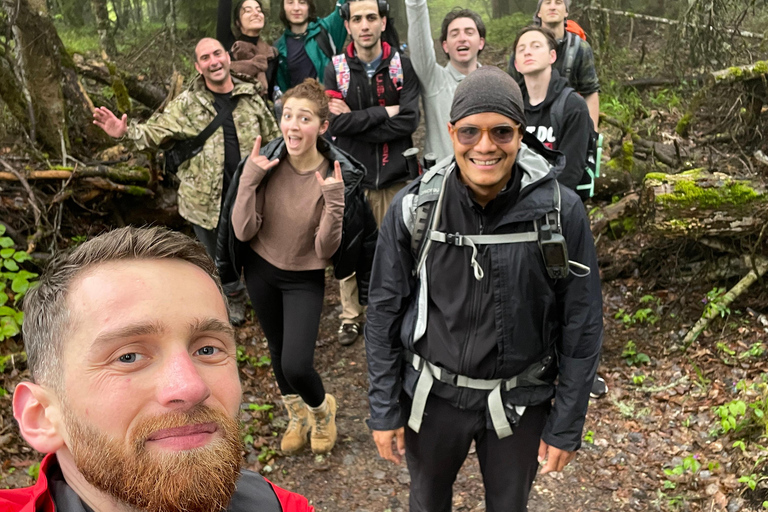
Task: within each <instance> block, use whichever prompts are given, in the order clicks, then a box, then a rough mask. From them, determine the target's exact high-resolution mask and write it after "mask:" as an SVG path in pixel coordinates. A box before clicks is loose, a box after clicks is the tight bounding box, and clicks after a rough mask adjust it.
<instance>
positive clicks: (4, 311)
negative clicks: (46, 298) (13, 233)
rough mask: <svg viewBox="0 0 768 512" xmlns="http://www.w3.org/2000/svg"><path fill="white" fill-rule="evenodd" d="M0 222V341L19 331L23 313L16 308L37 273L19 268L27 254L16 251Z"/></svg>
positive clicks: (11, 336)
mask: <svg viewBox="0 0 768 512" xmlns="http://www.w3.org/2000/svg"><path fill="white" fill-rule="evenodd" d="M5 230H6V229H5V226H4V225H2V224H0V262H1V265H0V341H4V340H6V339H8V338H13V337H14V336H17V335H18V334H19V333H20V332H21V324H22V323H23V322H24V313H23V312H22V311H20V310H19V309H18V307H19V305H20V303H21V299H22V297H24V294H26V293H27V291H28V290H29V288H30V287H31V286H33V285H34V281H33V280H34V279H35V278H36V277H37V274H35V273H34V272H29V271H27V270H24V269H22V268H21V265H20V264H22V263H24V262H26V261H29V260H30V259H31V258H30V257H29V254H27V253H26V252H24V251H17V250H16V249H15V248H14V243H13V239H12V238H10V237H7V236H3V235H5Z"/></svg>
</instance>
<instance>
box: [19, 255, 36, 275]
mask: <svg viewBox="0 0 768 512" xmlns="http://www.w3.org/2000/svg"><path fill="white" fill-rule="evenodd" d="M24 254H26V253H24ZM17 275H18V276H19V277H23V278H24V279H33V278H35V277H37V274H35V273H34V272H29V271H27V270H19V273H18V274H17Z"/></svg>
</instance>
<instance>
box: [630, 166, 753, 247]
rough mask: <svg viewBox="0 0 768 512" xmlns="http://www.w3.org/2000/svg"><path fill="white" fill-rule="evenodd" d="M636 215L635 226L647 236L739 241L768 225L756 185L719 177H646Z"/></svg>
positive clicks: (688, 174)
mask: <svg viewBox="0 0 768 512" xmlns="http://www.w3.org/2000/svg"><path fill="white" fill-rule="evenodd" d="M640 210H641V214H640V220H641V225H642V226H643V229H644V231H646V232H647V233H649V234H652V235H658V236H663V237H686V238H693V239H698V238H701V237H703V236H725V237H734V236H737V237H740V236H744V235H747V234H753V233H759V232H760V230H761V229H762V227H763V226H764V225H765V224H766V223H768V196H767V195H766V193H765V189H764V186H763V185H762V184H761V183H759V182H752V181H746V180H744V181H739V180H735V179H733V178H732V177H730V176H728V175H726V174H722V173H719V172H714V173H710V172H707V171H704V170H701V169H695V170H692V171H686V172H683V173H680V174H664V173H648V174H647V175H646V177H645V181H644V183H643V193H642V200H641V202H640Z"/></svg>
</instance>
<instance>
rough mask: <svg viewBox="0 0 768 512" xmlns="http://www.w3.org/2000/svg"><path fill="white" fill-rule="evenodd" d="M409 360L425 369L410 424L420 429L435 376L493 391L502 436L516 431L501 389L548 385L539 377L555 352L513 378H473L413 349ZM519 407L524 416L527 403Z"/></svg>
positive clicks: (496, 423) (492, 403) (491, 402)
mask: <svg viewBox="0 0 768 512" xmlns="http://www.w3.org/2000/svg"><path fill="white" fill-rule="evenodd" d="M405 357H406V361H408V362H409V363H410V364H411V365H412V366H413V368H414V370H416V371H418V372H421V373H420V374H419V380H418V381H417V382H416V389H415V390H414V392H413V403H412V404H411V415H410V417H409V418H408V426H409V427H410V428H411V429H412V430H413V431H414V432H416V433H418V432H419V430H420V429H421V422H422V419H423V418H424V410H425V408H426V406H427V398H428V397H429V393H430V391H431V390H432V385H433V384H434V382H435V379H437V380H439V381H440V382H443V383H445V384H448V385H450V386H453V387H457V388H468V389H478V390H483V391H490V393H488V412H489V414H490V416H491V422H492V423H493V430H494V431H495V432H496V435H497V436H498V438H499V439H503V438H505V437H509V436H511V435H512V427H511V426H510V424H509V421H508V420H507V415H506V413H505V412H504V402H503V400H502V399H501V392H502V390H503V391H509V390H510V389H514V388H516V387H518V386H520V385H522V383H523V382H525V383H527V384H534V385H541V384H543V385H547V383H546V382H544V381H542V380H540V379H539V378H538V377H539V376H540V375H541V374H542V373H544V371H545V370H546V369H547V368H548V367H549V364H550V363H551V362H552V356H549V355H548V356H546V357H545V358H544V359H543V360H541V361H537V362H536V363H534V364H532V365H531V366H529V367H528V368H526V369H525V370H523V371H522V372H521V373H519V374H518V375H515V376H514V377H511V378H509V379H473V378H471V377H466V376H464V375H458V374H455V373H452V372H449V371H448V370H446V369H444V368H440V367H439V366H437V365H435V364H432V363H430V362H429V361H427V360H426V359H424V358H423V357H421V356H420V355H418V354H415V353H413V352H410V351H407V352H406V356H405ZM515 411H516V412H517V414H518V415H520V416H522V415H523V413H524V412H525V406H523V405H516V406H515Z"/></svg>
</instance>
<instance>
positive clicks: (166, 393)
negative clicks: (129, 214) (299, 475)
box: [0, 227, 314, 512]
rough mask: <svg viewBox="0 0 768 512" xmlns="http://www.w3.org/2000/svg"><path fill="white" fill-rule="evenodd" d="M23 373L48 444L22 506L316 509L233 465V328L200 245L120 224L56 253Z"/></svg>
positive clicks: (19, 496)
mask: <svg viewBox="0 0 768 512" xmlns="http://www.w3.org/2000/svg"><path fill="white" fill-rule="evenodd" d="M24 311H25V314H26V321H25V322H24V343H25V347H26V350H27V355H28V361H29V369H30V373H31V377H32V381H31V382H22V383H20V384H19V385H18V386H17V387H16V390H15V392H14V397H13V411H14V417H15V418H16V421H17V422H18V424H19V429H20V431H21V434H22V436H23V437H24V439H26V441H27V442H28V443H29V444H30V445H31V446H32V447H33V448H34V449H36V450H37V451H39V452H42V453H46V454H47V455H46V457H45V459H44V460H43V462H42V464H41V465H40V477H39V480H38V482H37V484H36V485H35V486H33V487H28V488H24V489H11V490H3V491H0V509H1V510H3V511H14V512H15V511H20V512H53V511H57V512H128V511H137V510H145V511H151V512H181V511H184V512H217V511H224V510H226V511H228V512H235V511H245V510H259V511H270V512H272V511H274V512H279V511H285V512H312V511H313V510H314V509H313V508H312V507H311V506H309V504H308V503H307V500H306V499H305V498H303V497H301V496H299V495H296V494H293V493H290V492H287V491H285V490H283V489H280V488H278V487H276V486H274V485H272V484H271V483H270V482H269V481H267V480H265V479H264V478H263V477H261V476H260V475H258V474H256V473H253V472H250V471H241V470H240V463H241V460H242V454H241V450H242V443H241V441H240V428H239V425H238V422H237V420H236V416H237V413H238V410H239V408H240V401H241V387H240V380H239V376H238V368H237V362H236V359H235V355H236V349H237V346H236V343H235V337H234V330H233V329H232V327H231V325H230V323H229V320H228V316H227V306H226V302H225V297H224V295H223V292H222V289H221V283H220V282H219V279H218V276H217V275H216V273H215V267H214V264H213V262H212V261H211V260H210V259H209V258H208V256H207V255H206V253H205V249H204V248H203V246H202V245H201V244H199V243H197V242H194V241H193V240H191V239H190V238H189V237H187V236H185V235H182V234H180V233H175V232H171V231H168V230H166V229H163V228H150V229H139V228H133V227H128V228H123V229H119V230H115V231H112V232H109V233H106V234H103V235H101V236H98V237H96V238H94V239H92V240H90V241H88V242H86V243H85V244H83V245H81V246H80V247H78V248H77V249H75V250H74V251H73V252H72V253H70V254H67V255H64V256H63V257H61V258H59V259H57V260H56V261H54V262H53V263H51V265H50V266H49V268H48V269H47V270H46V272H45V273H44V274H43V276H42V277H41V278H40V285H39V286H38V287H37V288H35V289H33V290H31V291H30V292H29V293H28V295H27V296H26V297H25V300H24Z"/></svg>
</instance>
